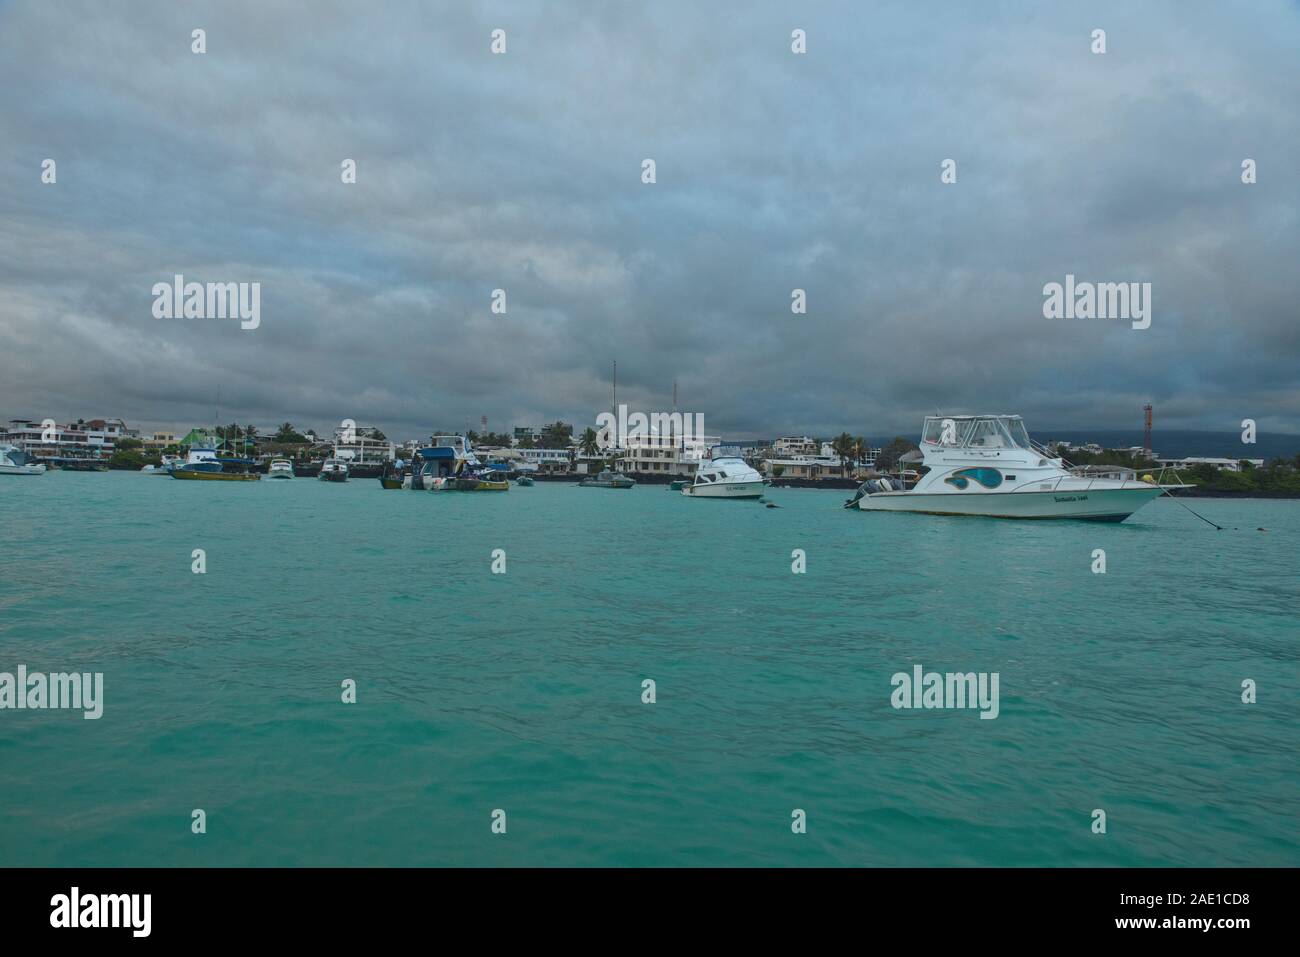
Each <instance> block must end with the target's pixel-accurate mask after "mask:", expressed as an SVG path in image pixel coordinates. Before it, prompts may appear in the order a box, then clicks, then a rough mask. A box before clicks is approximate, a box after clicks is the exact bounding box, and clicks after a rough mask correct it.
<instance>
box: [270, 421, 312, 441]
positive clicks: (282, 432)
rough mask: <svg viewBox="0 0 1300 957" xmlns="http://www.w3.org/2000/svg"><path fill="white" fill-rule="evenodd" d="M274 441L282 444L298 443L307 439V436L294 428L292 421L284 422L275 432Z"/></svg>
mask: <svg viewBox="0 0 1300 957" xmlns="http://www.w3.org/2000/svg"><path fill="white" fill-rule="evenodd" d="M275 441H276V442H279V443H281V444H282V445H293V444H300V443H304V442H306V441H307V436H305V435H303V434H302V433H300V432H299V431H298V430H297V429H295V428H294V427H293V423H292V422H285V423H283V424H282V425H281V426H280V428H279V431H277V432H276V433H275Z"/></svg>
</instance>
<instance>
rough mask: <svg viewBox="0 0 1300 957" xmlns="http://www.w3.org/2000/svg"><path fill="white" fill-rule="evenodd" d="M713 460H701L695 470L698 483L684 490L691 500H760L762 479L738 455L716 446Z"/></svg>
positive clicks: (713, 451) (712, 455) (711, 454)
mask: <svg viewBox="0 0 1300 957" xmlns="http://www.w3.org/2000/svg"><path fill="white" fill-rule="evenodd" d="M710 456H711V457H710V458H707V459H702V460H701V461H700V465H699V467H698V468H697V469H696V470H695V481H693V482H692V483H691V484H690V485H687V486H686V487H685V488H683V489H682V494H683V495H685V496H687V497H688V498H742V499H744V498H749V499H753V498H761V497H762V495H763V476H761V475H759V474H758V472H756V471H755V470H754V469H753V468H751V467H750V466H749V465H748V464H746V462H745V460H744V459H742V458H741V457H740V456H739V455H738V454H736V455H732V454H727V453H726V452H725V451H724V450H723V449H722V448H721V447H715V448H714V449H713V450H712V451H711V453H710Z"/></svg>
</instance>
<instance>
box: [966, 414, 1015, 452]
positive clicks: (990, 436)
mask: <svg viewBox="0 0 1300 957" xmlns="http://www.w3.org/2000/svg"><path fill="white" fill-rule="evenodd" d="M1012 427H1014V428H1015V433H1013V432H1012ZM970 445H971V447H972V448H976V449H1017V448H1019V449H1027V448H1029V435H1028V433H1026V432H1025V424H1024V423H1023V422H1021V421H1019V420H1018V419H979V420H977V421H976V423H975V428H974V429H973V430H972V431H971V436H970Z"/></svg>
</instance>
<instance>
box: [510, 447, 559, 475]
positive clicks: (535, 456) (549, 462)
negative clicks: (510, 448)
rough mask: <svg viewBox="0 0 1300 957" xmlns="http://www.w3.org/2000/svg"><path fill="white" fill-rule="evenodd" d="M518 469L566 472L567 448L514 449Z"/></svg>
mask: <svg viewBox="0 0 1300 957" xmlns="http://www.w3.org/2000/svg"><path fill="white" fill-rule="evenodd" d="M515 451H516V452H518V453H519V459H518V460H517V461H518V463H519V466H518V467H519V469H520V471H523V472H533V471H537V472H567V471H568V470H569V450H568V449H516V450H515Z"/></svg>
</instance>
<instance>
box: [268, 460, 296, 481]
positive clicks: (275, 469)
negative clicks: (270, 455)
mask: <svg viewBox="0 0 1300 957" xmlns="http://www.w3.org/2000/svg"><path fill="white" fill-rule="evenodd" d="M266 477H267V478H269V479H291V478H293V463H292V462H290V461H289V460H288V459H271V465H270V467H268V468H267V470H266Z"/></svg>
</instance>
